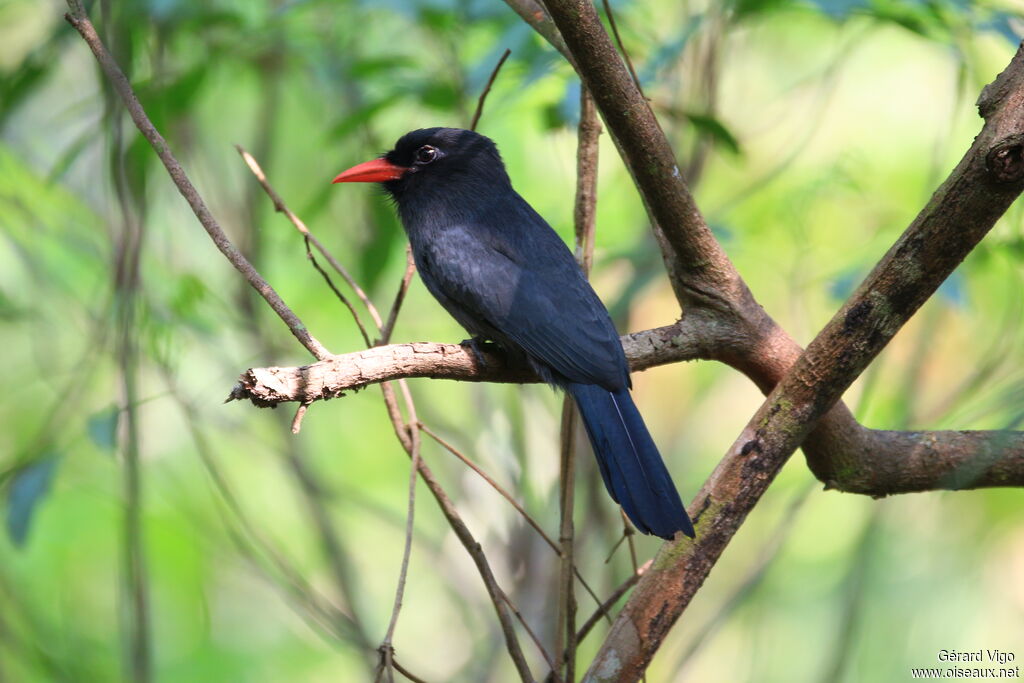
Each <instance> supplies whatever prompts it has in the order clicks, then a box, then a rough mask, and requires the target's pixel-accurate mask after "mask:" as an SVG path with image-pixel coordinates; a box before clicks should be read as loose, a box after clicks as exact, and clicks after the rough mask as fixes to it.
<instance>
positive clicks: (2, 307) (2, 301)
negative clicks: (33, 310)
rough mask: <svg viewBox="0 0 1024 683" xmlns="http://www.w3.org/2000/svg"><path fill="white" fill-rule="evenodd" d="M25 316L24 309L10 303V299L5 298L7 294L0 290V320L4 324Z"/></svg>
mask: <svg viewBox="0 0 1024 683" xmlns="http://www.w3.org/2000/svg"><path fill="white" fill-rule="evenodd" d="M25 314H26V311H25V309H23V308H21V307H20V306H18V304H16V303H14V302H13V301H11V298H10V297H9V296H7V293H6V292H4V291H3V290H2V289H0V320H2V321H4V322H14V321H16V320H21V319H22V318H24V317H25Z"/></svg>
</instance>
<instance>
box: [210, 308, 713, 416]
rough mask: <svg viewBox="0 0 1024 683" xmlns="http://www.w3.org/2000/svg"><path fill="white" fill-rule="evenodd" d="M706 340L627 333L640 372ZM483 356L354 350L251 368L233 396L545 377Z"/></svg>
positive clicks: (307, 395) (304, 396)
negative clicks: (397, 382)
mask: <svg viewBox="0 0 1024 683" xmlns="http://www.w3.org/2000/svg"><path fill="white" fill-rule="evenodd" d="M706 341H707V340H702V339H699V335H698V334H696V331H695V330H693V329H691V326H690V325H688V324H686V323H684V322H683V321H680V322H678V323H676V324H674V325H668V326H666V327H657V328H654V329H652V330H645V331H643V332H635V333H633V334H629V335H626V336H624V337H622V345H623V348H625V350H626V357H627V359H628V360H629V361H630V365H631V367H632V369H633V370H634V371H635V370H644V369H647V368H649V367H653V366H655V365H664V364H666V363H675V362H678V361H682V360H692V359H695V358H706V357H709V356H708V355H707V353H708V351H707V350H706V349H705V348H704V347H705V343H706ZM483 356H484V359H485V361H486V366H484V367H481V366H480V365H479V364H478V363H477V360H476V358H475V356H474V355H473V353H471V352H469V351H467V350H466V349H465V348H464V347H462V346H460V345H458V344H435V343H430V342H417V343H412V344H391V345H389V346H378V347H374V348H371V349H367V350H365V351H354V352H352V353H346V354H344V355H340V356H333V357H331V358H328V359H326V360H322V361H319V362H316V363H313V364H311V365H303V366H301V367H290V368H277V367H270V368H250V369H249V370H246V371H245V372H244V373H243V374H242V376H241V377H240V378H239V382H238V384H236V385H235V387H234V388H233V389H232V390H231V395H230V396H229V397H228V400H229V401H241V400H250V401H252V402H253V403H255V404H256V405H258V406H262V407H266V406H272V405H276V404H279V403H288V402H295V401H297V402H299V403H312V402H313V401H321V400H327V399H332V398H338V397H341V396H344V394H345V392H347V391H356V390H359V389H362V388H363V387H365V386H367V385H370V384H376V383H379V382H386V381H388V380H393V379H401V378H405V377H430V378H433V379H456V380H461V381H465V382H506V383H508V382H513V383H519V384H526V383H531V382H539V381H541V380H540V378H539V377H538V376H537V375H536V374H534V372H533V371H532V370H531V369H530V368H528V367H527V366H526V365H510V364H509V363H508V359H507V358H505V357H504V356H502V355H500V354H496V353H493V352H492V351H490V350H488V349H487V348H486V347H484V349H483Z"/></svg>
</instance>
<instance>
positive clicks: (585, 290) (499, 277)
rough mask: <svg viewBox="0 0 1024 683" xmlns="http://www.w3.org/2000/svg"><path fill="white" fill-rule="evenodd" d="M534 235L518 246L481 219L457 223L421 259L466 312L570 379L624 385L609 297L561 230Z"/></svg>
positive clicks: (624, 367)
mask: <svg viewBox="0 0 1024 683" xmlns="http://www.w3.org/2000/svg"><path fill="white" fill-rule="evenodd" d="M543 227H544V229H545V230H547V231H550V228H548V227H547V225H544V226H543ZM533 237H534V239H531V240H529V241H528V242H526V244H525V245H522V244H520V245H519V246H520V250H519V251H520V252H522V251H526V252H527V253H516V252H515V251H514V250H513V249H512V248H511V247H510V245H508V244H506V243H503V242H502V241H501V240H498V239H494V238H493V234H492V236H491V237H490V238H488V234H487V233H486V232H482V231H481V230H479V229H478V226H450V227H448V228H446V229H445V230H444V231H442V232H441V233H440V234H437V235H435V236H434V238H433V239H432V240H431V241H430V242H429V244H426V245H424V248H423V253H422V254H421V257H423V260H424V261H425V262H424V263H422V264H420V267H421V268H422V269H424V270H425V271H426V272H425V273H424V276H425V278H430V279H431V280H433V283H432V284H433V286H435V287H436V288H438V289H439V290H440V291H441V293H442V294H443V295H444V296H445V297H447V298H448V299H450V300H451V301H452V302H454V303H455V304H456V305H458V306H459V307H461V308H462V309H463V310H462V311H461V312H462V314H463V315H464V314H466V313H468V314H469V315H471V316H473V317H475V318H478V319H479V320H481V321H483V322H485V323H486V324H487V325H489V326H490V327H493V328H495V329H497V330H498V331H499V332H501V333H502V334H504V335H505V336H507V337H508V338H509V339H511V340H512V341H513V342H515V343H516V344H518V345H519V346H521V347H522V348H523V350H525V351H526V353H527V354H528V355H529V356H531V357H532V358H533V360H535V361H540V362H541V363H543V364H545V365H546V366H548V367H550V368H551V369H553V370H554V371H555V372H557V373H558V374H559V375H561V376H562V377H564V378H565V379H568V380H569V381H572V382H580V383H584V384H598V385H601V386H604V387H606V388H608V389H609V390H615V389H620V388H624V387H625V386H626V385H627V384H628V382H629V380H628V371H627V365H626V361H625V356H624V354H623V352H622V346H621V343H620V342H619V337H618V334H617V333H616V331H615V327H614V325H613V324H612V322H611V319H610V318H609V317H608V312H607V310H606V309H605V307H604V304H602V303H601V300H600V299H599V298H598V297H597V295H596V294H595V293H594V290H593V289H591V287H590V284H589V283H588V282H587V281H586V280H585V279H584V278H583V275H582V273H581V272H580V270H579V267H578V266H577V265H576V262H575V260H574V259H573V257H572V254H571V253H570V252H569V250H568V248H567V247H566V246H565V244H564V243H563V242H562V241H561V239H560V238H559V237H558V236H557V235H556V234H555V233H554V232H553V231H550V239H549V238H548V236H547V235H544V236H542V237H540V238H539V239H537V235H536V234H534V235H533ZM523 246H526V247H527V248H526V249H525V250H524V249H523ZM456 317H458V316H456ZM498 341H500V340H498Z"/></svg>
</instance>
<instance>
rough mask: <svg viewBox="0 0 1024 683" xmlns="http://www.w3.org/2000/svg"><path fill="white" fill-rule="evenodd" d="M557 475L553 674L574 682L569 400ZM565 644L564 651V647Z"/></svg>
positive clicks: (572, 427) (573, 441)
mask: <svg viewBox="0 0 1024 683" xmlns="http://www.w3.org/2000/svg"><path fill="white" fill-rule="evenodd" d="M560 431H561V434H560V438H559V445H560V448H559V450H560V458H559V472H558V482H559V484H558V489H559V490H558V493H559V496H558V514H559V519H560V523H559V531H558V547H559V550H560V552H559V553H558V555H559V558H560V563H559V578H558V609H557V612H556V618H555V652H558V653H560V654H562V655H563V656H562V659H561V661H560V662H559V663H558V665H557V666H556V667H554V668H553V671H556V672H559V671H564V678H565V680H566V681H569V682H570V683H572V682H573V681H575V680H576V596H575V594H574V592H573V588H574V582H573V574H572V568H573V562H574V554H575V553H574V542H575V529H574V527H573V519H572V512H573V507H574V501H575V496H574V494H575V491H576V407H575V405H574V404H573V400H572V398H571V397H570V396H568V395H566V396H565V397H564V398H563V399H562V426H561V430H560ZM563 644H564V647H563Z"/></svg>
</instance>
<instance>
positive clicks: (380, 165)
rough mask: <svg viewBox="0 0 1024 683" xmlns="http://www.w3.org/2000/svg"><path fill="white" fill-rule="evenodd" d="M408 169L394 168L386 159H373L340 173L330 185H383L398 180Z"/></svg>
mask: <svg viewBox="0 0 1024 683" xmlns="http://www.w3.org/2000/svg"><path fill="white" fill-rule="evenodd" d="M407 170H409V169H407V168H402V167H401V166H396V165H395V164H393V163H391V162H390V161H388V160H387V159H374V160H373V161H366V162H363V163H361V164H359V165H357V166H353V167H352V168H350V169H348V170H347V171H342V172H341V173H339V174H338V175H337V177H335V178H334V180H332V181H331V182H332V183H383V182H386V181H388V180H398V179H399V178H401V177H402V175H403V174H404V173H405V172H406V171H407Z"/></svg>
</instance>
